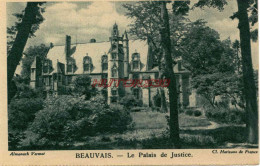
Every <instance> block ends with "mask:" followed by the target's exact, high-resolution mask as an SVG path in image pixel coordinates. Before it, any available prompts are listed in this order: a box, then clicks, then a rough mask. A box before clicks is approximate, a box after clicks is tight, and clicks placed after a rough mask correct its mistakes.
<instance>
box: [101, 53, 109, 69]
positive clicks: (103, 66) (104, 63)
mask: <svg viewBox="0 0 260 166" xmlns="http://www.w3.org/2000/svg"><path fill="white" fill-rule="evenodd" d="M107 69H108V63H107V55H103V56H102V71H105V70H107Z"/></svg>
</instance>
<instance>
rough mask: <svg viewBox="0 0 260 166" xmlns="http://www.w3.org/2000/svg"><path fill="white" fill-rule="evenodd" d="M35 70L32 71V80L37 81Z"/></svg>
mask: <svg viewBox="0 0 260 166" xmlns="http://www.w3.org/2000/svg"><path fill="white" fill-rule="evenodd" d="M35 70H36V69H32V71H31V80H35Z"/></svg>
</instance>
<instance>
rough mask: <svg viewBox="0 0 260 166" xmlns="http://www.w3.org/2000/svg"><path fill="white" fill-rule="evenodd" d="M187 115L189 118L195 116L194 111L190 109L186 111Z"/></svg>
mask: <svg viewBox="0 0 260 166" xmlns="http://www.w3.org/2000/svg"><path fill="white" fill-rule="evenodd" d="M185 114H186V115H189V116H192V115H193V110H191V109H188V110H186V111H185Z"/></svg>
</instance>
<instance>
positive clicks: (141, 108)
mask: <svg viewBox="0 0 260 166" xmlns="http://www.w3.org/2000/svg"><path fill="white" fill-rule="evenodd" d="M146 110H147V107H134V108H131V112H140V111H146Z"/></svg>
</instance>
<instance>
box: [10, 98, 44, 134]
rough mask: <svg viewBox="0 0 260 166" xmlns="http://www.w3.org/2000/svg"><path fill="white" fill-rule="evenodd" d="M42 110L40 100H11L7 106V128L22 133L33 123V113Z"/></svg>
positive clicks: (41, 100)
mask: <svg viewBox="0 0 260 166" xmlns="http://www.w3.org/2000/svg"><path fill="white" fill-rule="evenodd" d="M42 108H43V99H42V98H20V99H13V100H12V102H11V103H10V104H9V106H8V127H9V129H11V130H18V131H22V130H25V129H26V128H27V126H28V125H29V124H30V123H31V122H33V120H34V118H35V113H37V111H39V110H41V109H42Z"/></svg>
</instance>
